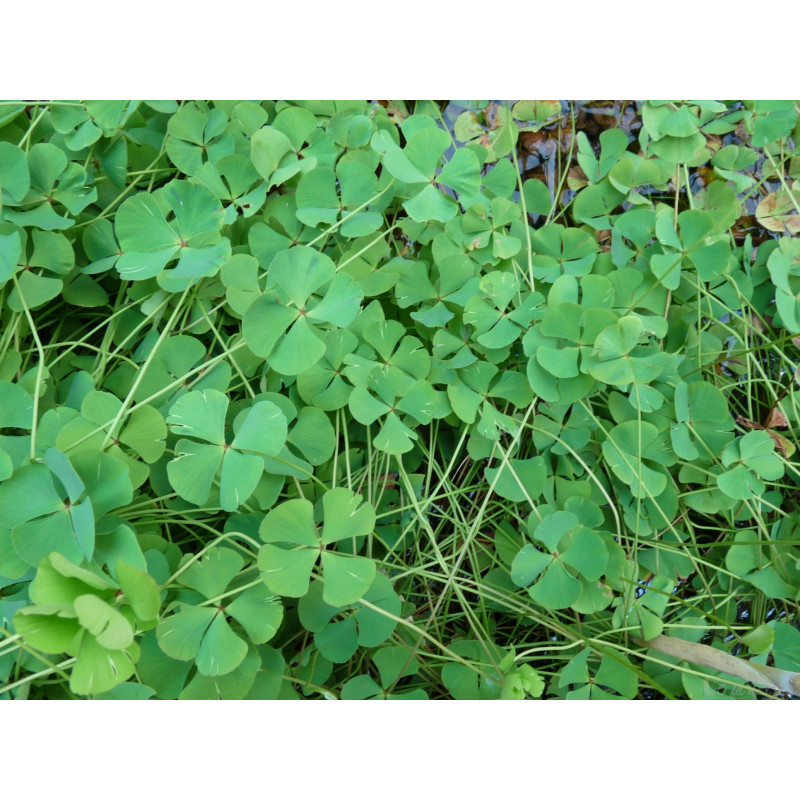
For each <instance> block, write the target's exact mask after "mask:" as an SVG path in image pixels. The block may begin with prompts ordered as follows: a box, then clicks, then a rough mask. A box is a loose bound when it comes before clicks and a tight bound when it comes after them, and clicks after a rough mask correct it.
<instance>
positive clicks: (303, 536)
mask: <svg viewBox="0 0 800 800" xmlns="http://www.w3.org/2000/svg"><path fill="white" fill-rule="evenodd" d="M320 505H321V508H320V509H319V510H320V511H321V512H322V520H323V523H322V529H321V531H320V530H318V529H317V527H316V525H315V524H314V508H313V506H312V505H311V503H310V502H309V501H308V500H300V499H297V500H288V501H286V502H285V503H281V505H279V506H278V507H277V508H275V509H274V510H272V511H270V512H269V513H268V514H267V515H266V516H265V517H264V520H263V522H262V523H261V526H260V528H259V534H260V536H261V539H262V541H264V542H266V544H264V545H263V546H262V547H261V550H260V551H259V554H258V567H259V569H260V570H261V577H262V579H263V581H264V583H265V584H266V586H267V588H269V589H270V591H273V592H275V593H276V594H280V595H283V596H285V597H302V596H303V595H305V594H306V593H307V592H308V588H309V582H310V580H311V572H312V570H313V568H314V565H315V564H316V563H317V560H318V559H321V565H322V575H323V578H324V580H325V583H324V589H323V594H322V599H323V600H324V601H325V602H326V603H327V604H328V605H331V606H345V605H349V604H350V603H354V602H356V601H357V600H358V599H359V598H360V597H362V596H363V595H364V593H365V592H366V591H367V589H368V588H369V586H370V584H371V583H372V581H373V579H374V577H375V562H374V561H372V560H371V559H368V558H363V557H361V556H348V555H344V554H342V553H336V552H334V551H332V550H330V549H329V547H328V546H329V545H332V544H335V543H336V542H338V541H341V540H342V539H345V538H351V537H354V538H357V537H360V536H366V535H368V534H369V533H371V532H372V531H373V529H374V527H375V511H374V509H373V508H372V506H371V505H370V504H369V503H365V502H364V501H363V498H362V497H361V495H356V494H354V493H353V492H351V491H350V490H349V489H344V488H337V489H330V490H328V491H327V492H325V494H324V495H323V496H322V500H321V503H320Z"/></svg>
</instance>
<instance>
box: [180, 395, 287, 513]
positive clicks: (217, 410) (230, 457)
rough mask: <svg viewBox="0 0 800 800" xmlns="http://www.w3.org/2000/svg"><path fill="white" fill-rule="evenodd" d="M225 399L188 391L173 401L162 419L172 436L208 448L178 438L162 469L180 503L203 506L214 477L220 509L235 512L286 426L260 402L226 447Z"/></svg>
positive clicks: (280, 415) (279, 415)
mask: <svg viewBox="0 0 800 800" xmlns="http://www.w3.org/2000/svg"><path fill="white" fill-rule="evenodd" d="M228 403H229V400H228V397H227V396H226V395H224V394H222V393H221V392H218V391H216V390H214V389H207V390H202V391H195V392H189V393H188V394H185V395H183V396H182V397H180V398H178V400H177V401H176V402H175V403H174V404H173V406H172V410H171V411H170V413H169V415H168V416H167V423H168V424H169V425H171V426H172V430H173V431H174V432H175V433H178V434H182V435H184V436H192V437H194V438H195V439H201V440H203V442H207V444H201V443H199V442H195V441H192V440H191V439H180V440H179V441H178V443H177V444H176V446H175V454H176V458H174V459H173V460H172V461H170V462H169V464H168V465H167V474H168V476H169V481H170V483H171V484H172V487H173V489H175V491H176V492H177V493H178V494H179V495H180V496H181V497H183V498H184V499H185V500H188V501H189V502H190V503H194V504H195V505H203V504H204V503H205V502H206V501H207V500H208V497H209V494H210V492H211V485H212V483H213V482H214V480H215V478H217V475H219V486H220V504H221V506H222V508H223V509H224V510H226V511H235V510H236V509H237V508H238V507H239V506H240V505H241V504H242V503H244V502H245V501H246V500H247V499H248V498H249V497H250V495H251V494H252V493H253V491H254V490H255V488H256V485H257V484H258V481H259V479H260V478H261V475H262V473H263V471H264V456H276V455H278V453H280V452H281V450H282V449H283V446H284V444H285V442H286V435H287V422H286V417H285V415H284V414H283V412H282V411H281V410H280V409H279V408H278V407H277V406H276V405H275V404H274V403H272V402H270V401H268V400H262V401H259V402H257V403H255V404H254V405H253V406H251V407H250V409H248V410H247V411H246V412H244V416H243V418H242V420H241V422H240V425H239V427H238V430H237V431H236V435H235V436H234V438H233V440H232V442H231V443H230V444H228V443H227V442H226V439H225V418H226V415H227V411H228Z"/></svg>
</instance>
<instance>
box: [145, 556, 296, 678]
mask: <svg viewBox="0 0 800 800" xmlns="http://www.w3.org/2000/svg"><path fill="white" fill-rule="evenodd" d="M243 566H244V559H243V558H242V557H241V556H240V555H239V554H238V553H236V552H234V551H233V550H230V549H229V548H226V547H217V548H214V549H212V550H210V551H209V552H208V553H206V554H205V555H204V556H203V557H202V558H200V559H199V560H197V561H195V562H194V563H193V564H192V565H191V566H190V567H189V568H188V569H186V571H185V572H184V573H183V574H182V575H181V577H180V581H181V583H182V584H183V585H184V586H188V587H189V588H191V589H193V590H195V591H196V592H198V593H199V594H200V595H202V597H204V598H205V600H206V601H208V602H209V603H211V602H213V603H214V604H213V605H206V604H203V605H189V604H187V603H180V604H179V608H180V609H181V610H180V611H178V612H177V613H176V614H172V615H170V616H168V617H167V618H166V619H164V621H163V622H161V623H160V624H159V626H158V628H157V629H156V635H157V637H158V644H159V647H160V648H161V649H162V650H163V651H164V653H166V654H167V655H168V656H169V657H170V658H175V659H177V660H179V661H191V660H193V661H194V662H195V664H196V665H197V671H198V672H199V673H200V674H201V675H204V676H207V677H216V676H220V675H226V674H228V673H230V672H232V671H233V670H235V669H236V668H237V667H239V665H240V664H241V663H242V662H243V661H244V659H245V657H246V656H247V654H248V652H249V650H250V648H249V646H248V643H247V641H246V640H245V639H242V638H241V637H240V636H239V634H237V633H236V632H235V631H234V629H233V628H232V627H231V625H230V623H229V622H228V618H232V619H234V620H236V622H238V623H239V624H240V625H241V626H242V628H243V629H244V631H245V634H246V635H247V637H248V639H249V640H250V641H251V642H252V643H253V644H263V643H265V642H267V641H269V640H270V639H271V638H272V637H273V636H274V635H275V633H276V632H277V630H278V627H279V626H280V624H281V620H282V619H283V606H282V605H281V603H280V600H279V599H278V598H277V597H276V596H275V595H274V594H272V593H270V592H268V591H267V590H266V587H264V586H262V585H254V586H249V587H246V588H244V589H243V590H242V591H239V592H236V589H235V584H232V581H234V579H236V576H237V575H238V574H239V572H240V571H241V569H242V567H243ZM231 585H234V589H232V590H231V591H227V592H226V590H227V589H228V587H229V586H231ZM230 594H236V598H235V599H234V600H233V601H232V602H230V603H229V604H228V603H225V604H224V605H223V601H224V599H225V598H224V597H223V596H225V595H230Z"/></svg>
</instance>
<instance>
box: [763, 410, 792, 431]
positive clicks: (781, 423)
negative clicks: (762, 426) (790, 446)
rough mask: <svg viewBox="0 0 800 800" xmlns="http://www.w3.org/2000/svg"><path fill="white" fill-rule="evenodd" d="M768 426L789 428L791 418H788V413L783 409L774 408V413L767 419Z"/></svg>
mask: <svg viewBox="0 0 800 800" xmlns="http://www.w3.org/2000/svg"><path fill="white" fill-rule="evenodd" d="M767 427H768V428H788V427H789V420H788V419H786V415H785V414H784V413H783V411H781V410H780V409H779V408H777V407H776V408H773V409H772V413H771V414H770V415H769V419H768V420H767Z"/></svg>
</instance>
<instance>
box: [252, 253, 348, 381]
mask: <svg viewBox="0 0 800 800" xmlns="http://www.w3.org/2000/svg"><path fill="white" fill-rule="evenodd" d="M268 276H269V277H268V284H267V291H266V292H265V293H264V294H263V295H262V296H261V297H259V298H257V299H256V300H255V301H253V303H252V304H251V305H250V307H249V308H248V309H247V312H246V313H245V315H244V319H243V323H242V331H243V333H244V338H245V341H246V342H247V346H248V347H249V348H250V349H251V350H252V351H253V352H254V353H255V354H256V355H259V356H261V357H262V358H266V359H268V361H269V364H270V367H271V368H272V369H274V370H276V371H277V372H280V373H281V374H283V375H298V374H300V373H301V372H305V371H306V370H308V369H310V368H311V367H313V366H314V365H315V364H316V363H317V362H318V361H319V360H320V359H321V358H322V356H323V355H324V353H325V344H324V343H323V340H322V338H321V331H320V332H318V330H319V326H321V325H323V324H325V323H327V324H330V325H334V326H336V327H338V328H345V327H347V326H348V325H349V324H350V323H351V322H352V321H353V319H354V318H355V316H356V314H357V313H358V309H359V307H360V304H361V299H362V297H363V295H362V293H361V289H360V288H359V287H358V286H357V284H355V283H354V281H353V279H352V278H351V277H350V276H349V275H344V274H338V275H337V274H336V266H335V264H334V263H333V261H332V260H331V259H330V258H329V257H328V256H326V255H325V254H324V253H320V252H318V251H316V250H313V249H312V248H310V247H305V246H298V247H294V248H292V249H290V250H283V251H281V252H279V253H278V254H277V255H276V256H275V258H274V259H273V261H272V263H271V265H270V268H269V272H268ZM323 287H325V288H324V289H323ZM319 294H321V295H322V297H321V299H320V298H318V297H316V296H315V295H319Z"/></svg>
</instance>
